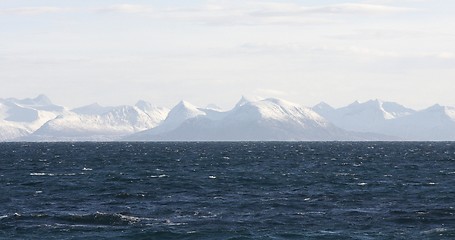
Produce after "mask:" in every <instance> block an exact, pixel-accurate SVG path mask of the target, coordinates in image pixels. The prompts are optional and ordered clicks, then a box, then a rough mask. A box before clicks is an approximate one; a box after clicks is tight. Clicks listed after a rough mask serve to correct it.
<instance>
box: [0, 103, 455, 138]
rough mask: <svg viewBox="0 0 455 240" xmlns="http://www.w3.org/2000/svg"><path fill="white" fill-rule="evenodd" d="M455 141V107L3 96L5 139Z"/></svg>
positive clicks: (0, 127) (0, 133) (1, 132)
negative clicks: (226, 106) (69, 102)
mask: <svg viewBox="0 0 455 240" xmlns="http://www.w3.org/2000/svg"><path fill="white" fill-rule="evenodd" d="M389 140H403V141H454V140H455V108H453V107H448V106H440V105H437V104H436V105H433V106H431V107H429V108H427V109H424V110H421V111H416V110H413V109H410V108H407V107H405V106H402V105H400V104H398V103H394V102H386V101H380V100H370V101H368V102H364V103H360V102H354V103H352V104H350V105H348V106H345V107H341V108H333V107H331V106H330V105H328V104H326V103H323V102H322V103H320V104H318V105H316V106H314V107H304V106H301V105H299V104H296V103H292V102H288V101H285V100H282V99H276V98H268V99H261V100H257V99H254V100H252V99H247V98H244V97H242V99H241V100H240V101H239V102H238V103H237V104H236V105H235V106H234V107H233V108H232V109H231V110H227V111H223V110H220V109H219V108H218V107H216V106H215V105H213V104H212V105H208V106H207V107H204V108H200V107H196V106H194V105H192V104H191V103H188V102H186V101H181V102H180V103H178V104H177V105H176V106H175V107H173V108H172V109H168V108H165V107H157V106H154V105H153V104H150V103H148V102H145V101H139V102H138V103H137V104H135V105H134V106H126V105H125V106H115V107H106V106H100V105H99V104H96V103H94V104H91V105H88V106H83V107H79V108H75V109H68V108H66V107H63V106H59V105H56V104H54V103H52V101H51V100H49V98H47V97H46V96H44V95H40V96H38V97H36V98H28V99H15V98H7V99H0V141H389Z"/></svg>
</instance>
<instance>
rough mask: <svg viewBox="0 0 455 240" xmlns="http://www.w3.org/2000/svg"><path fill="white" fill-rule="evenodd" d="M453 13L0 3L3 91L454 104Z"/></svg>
mask: <svg viewBox="0 0 455 240" xmlns="http://www.w3.org/2000/svg"><path fill="white" fill-rule="evenodd" d="M436 3H437V4H436ZM454 9H455V2H454V1H451V0H450V1H449V0H437V1H417V0H415V1H414V0H394V1H388V0H353V1H336V0H324V1H319V0H318V1H316V0H308V1H250V0H247V1H240V0H229V1H224V0H216V1H215V0H214V1H210V0H203V1H179V2H175V1H171V2H170V1H143V0H133V1H123V2H122V1H114V0H105V1H104V0H103V1H96V0H94V1H51V0H43V1H39V2H38V1H22V0H18V1H0V18H1V19H2V21H0V28H1V29H2V37H1V38H0V83H1V84H2V88H0V96H3V97H8V96H15V97H28V96H33V95H36V94H39V93H46V94H48V95H49V96H50V97H51V98H53V99H56V101H60V102H62V103H63V104H65V105H69V106H79V105H83V104H89V103H91V102H92V101H100V103H104V104H106V105H115V104H121V103H127V102H131V103H134V102H135V101H136V100H137V99H139V98H141V99H145V100H149V101H151V102H154V103H155V104H157V105H165V106H172V105H173V104H175V103H176V102H178V101H179V100H181V99H187V100H189V101H191V102H194V103H195V104H198V105H205V104H207V103H209V102H213V100H214V99H217V100H218V101H219V102H214V103H215V104H217V105H220V106H221V107H227V106H231V105H232V104H234V103H235V101H237V99H238V98H239V97H240V96H241V95H243V94H245V95H261V96H263V97H267V95H271V96H280V97H284V98H287V99H289V100H291V101H294V102H299V103H302V104H304V105H313V104H316V103H317V102H318V101H320V100H322V99H324V100H325V101H327V102H329V103H331V104H332V105H335V106H340V105H345V104H347V103H349V102H352V101H354V100H355V99H359V100H367V99H370V98H382V99H390V100H394V101H398V102H402V103H404V104H407V105H409V106H412V107H416V108H419V107H423V106H427V104H428V103H434V102H439V103H441V104H444V105H455V99H454V98H453V93H452V91H451V88H452V85H453V78H454V76H455V68H453V66H455V63H454V61H455V60H454V54H455V45H454V44H453V41H454V38H455V30H454V29H455V26H454V25H455V12H454ZM423 95H425V96H427V97H426V98H422V97H421V96H423ZM235 96H237V97H235ZM65 101H66V102H65Z"/></svg>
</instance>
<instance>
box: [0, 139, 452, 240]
mask: <svg viewBox="0 0 455 240" xmlns="http://www.w3.org/2000/svg"><path fill="white" fill-rule="evenodd" d="M0 238H2V239H9V238H16V239H115V238H118V239H455V143H349V142H340V143H33V144H31V143H27V144H24V143H3V144H0Z"/></svg>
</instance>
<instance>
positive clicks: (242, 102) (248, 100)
mask: <svg viewBox="0 0 455 240" xmlns="http://www.w3.org/2000/svg"><path fill="white" fill-rule="evenodd" d="M261 100H263V99H262V98H260V97H246V96H244V95H242V98H240V100H239V101H238V102H237V104H236V105H235V108H237V107H241V106H243V105H245V104H247V103H251V102H257V101H261Z"/></svg>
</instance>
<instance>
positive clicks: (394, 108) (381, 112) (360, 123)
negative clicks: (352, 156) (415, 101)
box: [313, 100, 415, 133]
mask: <svg viewBox="0 0 455 240" xmlns="http://www.w3.org/2000/svg"><path fill="white" fill-rule="evenodd" d="M313 110H314V111H316V112H317V113H319V114H320V115H321V116H323V117H325V118H326V119H328V120H329V121H330V122H332V123H333V124H335V125H336V126H338V127H340V128H343V129H346V130H350V131H357V132H376V133H384V132H385V128H387V123H388V121H390V120H393V119H396V118H401V117H404V116H408V115H411V114H413V113H415V111H414V110H412V109H410V108H406V107H404V106H402V105H399V104H397V103H394V102H383V101H380V100H370V101H367V102H364V103H360V102H358V101H356V102H354V103H352V104H350V105H348V106H346V107H342V108H338V109H335V108H332V107H331V106H329V105H328V104H326V103H320V104H318V105H316V106H314V107H313Z"/></svg>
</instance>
